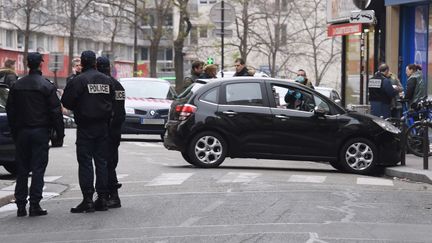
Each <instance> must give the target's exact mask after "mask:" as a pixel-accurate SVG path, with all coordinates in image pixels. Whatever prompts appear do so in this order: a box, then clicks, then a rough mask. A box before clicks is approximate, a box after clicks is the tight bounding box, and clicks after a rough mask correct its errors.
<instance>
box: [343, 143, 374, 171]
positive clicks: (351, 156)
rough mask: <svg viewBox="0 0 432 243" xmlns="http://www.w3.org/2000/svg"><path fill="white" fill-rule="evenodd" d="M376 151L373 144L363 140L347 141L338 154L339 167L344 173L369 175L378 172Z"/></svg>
mask: <svg viewBox="0 0 432 243" xmlns="http://www.w3.org/2000/svg"><path fill="white" fill-rule="evenodd" d="M377 161H378V150H377V148H376V146H375V144H374V143H373V142H371V141H370V140H369V139H365V138H354V139H350V140H348V141H347V142H346V143H345V144H344V146H343V147H342V150H341V152H340V163H339V164H340V166H341V167H342V168H343V170H344V171H347V172H350V173H354V174H361V175H371V174H375V173H377V172H378V170H379V167H378V165H377Z"/></svg>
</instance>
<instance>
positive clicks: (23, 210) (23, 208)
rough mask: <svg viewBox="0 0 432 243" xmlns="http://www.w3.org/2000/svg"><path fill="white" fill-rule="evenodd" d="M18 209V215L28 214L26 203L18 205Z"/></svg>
mask: <svg viewBox="0 0 432 243" xmlns="http://www.w3.org/2000/svg"><path fill="white" fill-rule="evenodd" d="M17 207H18V210H17V217H24V216H27V209H26V205H25V204H24V205H17Z"/></svg>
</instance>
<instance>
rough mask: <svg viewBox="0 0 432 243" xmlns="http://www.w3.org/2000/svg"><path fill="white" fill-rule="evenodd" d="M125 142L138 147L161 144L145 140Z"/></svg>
mask: <svg viewBox="0 0 432 243" xmlns="http://www.w3.org/2000/svg"><path fill="white" fill-rule="evenodd" d="M127 143H129V144H133V145H136V146H140V147H162V144H159V143H147V142H127Z"/></svg>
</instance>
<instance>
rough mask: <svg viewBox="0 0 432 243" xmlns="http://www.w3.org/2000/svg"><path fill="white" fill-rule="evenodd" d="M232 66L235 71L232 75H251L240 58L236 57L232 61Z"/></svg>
mask: <svg viewBox="0 0 432 243" xmlns="http://www.w3.org/2000/svg"><path fill="white" fill-rule="evenodd" d="M234 66H235V69H236V72H235V73H234V77H237V76H253V75H251V73H250V72H249V70H248V69H247V67H246V63H245V61H244V60H243V59H242V58H237V59H236V60H235V61H234Z"/></svg>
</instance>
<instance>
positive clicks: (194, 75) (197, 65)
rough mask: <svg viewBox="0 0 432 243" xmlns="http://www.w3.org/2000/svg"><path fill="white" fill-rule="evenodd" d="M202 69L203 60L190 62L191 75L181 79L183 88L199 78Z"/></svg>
mask: <svg viewBox="0 0 432 243" xmlns="http://www.w3.org/2000/svg"><path fill="white" fill-rule="evenodd" d="M203 69H204V62H203V61H194V62H193V63H192V67H191V75H190V76H189V77H186V78H185V79H184V81H183V85H184V89H186V88H187V87H189V86H190V85H191V84H193V83H195V81H196V80H197V79H199V78H200V76H201V74H202V73H203Z"/></svg>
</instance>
